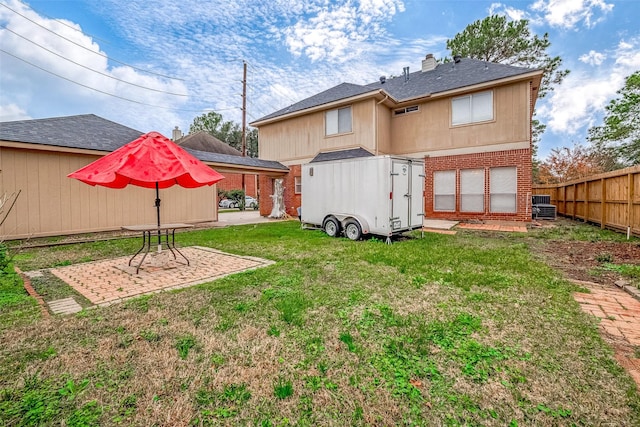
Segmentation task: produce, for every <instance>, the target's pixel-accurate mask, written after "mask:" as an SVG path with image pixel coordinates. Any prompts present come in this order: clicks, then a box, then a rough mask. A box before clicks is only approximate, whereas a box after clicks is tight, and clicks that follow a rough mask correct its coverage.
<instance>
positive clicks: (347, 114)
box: [324, 107, 351, 136]
mask: <svg viewBox="0 0 640 427" xmlns="http://www.w3.org/2000/svg"><path fill="white" fill-rule="evenodd" d="M324 121H325V135H327V136H329V135H337V134H340V133H347V132H351V107H345V108H338V109H336V110H330V111H327V112H326V113H325V116H324Z"/></svg>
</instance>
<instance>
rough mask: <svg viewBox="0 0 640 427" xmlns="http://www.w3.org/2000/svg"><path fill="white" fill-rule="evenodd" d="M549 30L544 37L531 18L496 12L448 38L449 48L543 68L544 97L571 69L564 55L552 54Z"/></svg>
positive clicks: (470, 55)
mask: <svg viewBox="0 0 640 427" xmlns="http://www.w3.org/2000/svg"><path fill="white" fill-rule="evenodd" d="M549 46H551V42H549V34H548V33H545V34H544V35H543V36H542V38H540V37H538V36H537V35H535V34H533V35H532V34H531V32H530V31H529V21H528V20H526V19H521V20H517V21H507V17H506V16H500V15H492V16H488V17H486V18H485V19H483V20H478V21H476V22H474V23H473V24H470V25H468V26H467V28H465V29H464V30H463V31H462V32H461V33H458V34H456V36H455V37H454V38H453V39H450V40H447V49H449V50H451V53H452V56H453V55H461V56H463V57H467V58H474V59H480V60H482V61H489V62H497V63H500V64H507V65H514V66H518V67H527V68H543V69H544V76H543V77H542V84H541V85H540V89H539V91H538V97H540V98H543V97H544V96H545V95H546V94H547V93H548V92H549V91H552V90H553V85H555V84H560V83H562V80H563V79H564V78H565V76H566V75H567V74H569V70H561V69H560V66H561V65H562V59H561V58H560V57H559V56H556V57H553V58H552V57H551V56H549V54H548V53H547V49H548V48H549Z"/></svg>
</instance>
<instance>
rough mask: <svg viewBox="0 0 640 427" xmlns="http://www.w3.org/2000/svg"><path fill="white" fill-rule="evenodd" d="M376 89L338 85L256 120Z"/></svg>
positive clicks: (354, 85) (346, 84)
mask: <svg viewBox="0 0 640 427" xmlns="http://www.w3.org/2000/svg"><path fill="white" fill-rule="evenodd" d="M375 90H376V89H372V88H368V87H366V86H360V85H356V84H352V83H340V84H339V85H338V86H334V87H332V88H330V89H327V90H325V91H324V92H320V93H318V94H316V95H313V96H312V97H310V98H307V99H303V100H302V101H300V102H296V103H295V104H293V105H290V106H288V107H286V108H283V109H282V110H278V111H276V112H275V113H271V114H269V115H266V116H264V117H263V118H261V119H259V120H257V121H261V120H266V119H271V118H273V117H278V116H283V115H285V114H289V113H293V112H296V111H302V110H306V109H307V108H312V107H317V106H318V105H322V104H327V103H329V102H333V101H336V100H339V99H344V98H351V97H352V96H357V95H362V94H363V93H367V92H373V91H375Z"/></svg>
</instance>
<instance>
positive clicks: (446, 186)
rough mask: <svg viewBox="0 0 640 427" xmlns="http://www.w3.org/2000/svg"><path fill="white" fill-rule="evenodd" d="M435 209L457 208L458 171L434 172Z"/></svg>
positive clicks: (451, 209)
mask: <svg viewBox="0 0 640 427" xmlns="http://www.w3.org/2000/svg"><path fill="white" fill-rule="evenodd" d="M433 210H434V211H455V210H456V171H455V170H449V171H436V172H434V173H433Z"/></svg>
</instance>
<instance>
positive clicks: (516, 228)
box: [456, 222, 527, 233]
mask: <svg viewBox="0 0 640 427" xmlns="http://www.w3.org/2000/svg"><path fill="white" fill-rule="evenodd" d="M456 228H465V229H467V230H486V231H504V232H509V233H514V232H515V233H527V226H526V225H525V224H518V225H516V224H471V223H464V222H461V223H460V224H458V225H456Z"/></svg>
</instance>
